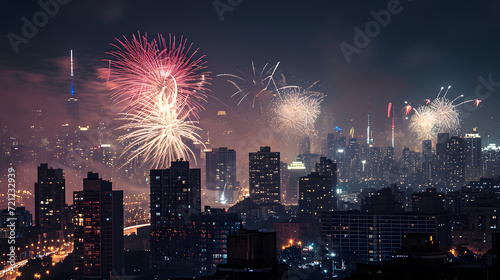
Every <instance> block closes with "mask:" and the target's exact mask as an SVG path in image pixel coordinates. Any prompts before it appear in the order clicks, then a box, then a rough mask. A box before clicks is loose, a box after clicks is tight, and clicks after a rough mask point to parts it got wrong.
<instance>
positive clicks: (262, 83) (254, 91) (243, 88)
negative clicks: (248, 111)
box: [217, 61, 280, 113]
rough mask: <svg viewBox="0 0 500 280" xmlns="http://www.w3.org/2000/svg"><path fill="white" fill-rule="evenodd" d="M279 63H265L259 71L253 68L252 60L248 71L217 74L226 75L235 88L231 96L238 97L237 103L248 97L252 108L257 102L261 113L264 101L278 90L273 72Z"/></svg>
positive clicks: (277, 82) (274, 72)
mask: <svg viewBox="0 0 500 280" xmlns="http://www.w3.org/2000/svg"><path fill="white" fill-rule="evenodd" d="M279 64H280V63H279V62H278V63H276V65H274V66H271V67H269V68H268V64H266V65H264V67H262V70H260V71H259V70H257V69H256V68H255V65H254V63H253V61H252V69H251V71H249V72H243V71H240V70H237V71H238V72H239V74H238V75H235V74H219V75H217V76H218V77H228V79H227V81H228V82H229V83H231V84H232V85H233V86H234V87H235V88H236V92H235V93H233V94H232V95H231V97H235V96H236V97H237V98H238V99H239V101H238V105H240V104H241V102H243V100H246V99H248V100H249V101H250V104H251V106H252V108H254V107H255V104H256V103H258V104H257V105H258V106H259V108H260V111H261V113H263V112H264V107H265V104H266V102H267V101H268V100H270V99H271V98H272V97H273V96H274V95H275V94H276V93H277V92H278V86H277V84H279V81H276V79H275V74H276V70H277V69H278V66H279Z"/></svg>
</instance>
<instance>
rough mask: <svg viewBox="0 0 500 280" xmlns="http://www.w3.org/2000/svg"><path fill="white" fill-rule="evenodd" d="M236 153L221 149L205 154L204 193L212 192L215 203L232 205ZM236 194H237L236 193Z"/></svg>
mask: <svg viewBox="0 0 500 280" xmlns="http://www.w3.org/2000/svg"><path fill="white" fill-rule="evenodd" d="M235 188H236V152H235V151H234V150H233V149H228V148H225V147H221V148H218V149H212V150H211V151H207V152H206V192H207V193H209V192H214V193H215V197H213V199H214V200H215V201H218V202H221V203H232V202H233V200H234V197H233V192H234V191H236V190H235ZM236 193H237V192H236Z"/></svg>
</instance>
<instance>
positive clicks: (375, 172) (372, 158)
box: [366, 147, 384, 180]
mask: <svg viewBox="0 0 500 280" xmlns="http://www.w3.org/2000/svg"><path fill="white" fill-rule="evenodd" d="M366 168H367V171H368V178H369V179H371V180H382V179H383V178H384V150H383V149H382V148H381V147H370V148H369V150H368V162H367V167H366Z"/></svg>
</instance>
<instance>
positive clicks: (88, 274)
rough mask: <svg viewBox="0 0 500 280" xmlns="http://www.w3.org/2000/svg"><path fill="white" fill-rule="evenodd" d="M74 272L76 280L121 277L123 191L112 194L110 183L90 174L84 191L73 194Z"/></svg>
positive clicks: (122, 264)
mask: <svg viewBox="0 0 500 280" xmlns="http://www.w3.org/2000/svg"><path fill="white" fill-rule="evenodd" d="M73 205H74V209H75V218H74V228H75V229H74V230H75V232H74V251H73V259H74V268H75V276H76V278H77V279H110V273H111V272H112V271H115V273H122V272H123V270H124V262H123V250H124V247H123V191H113V190H112V183H111V182H110V181H106V180H103V179H101V178H99V174H98V173H93V172H88V174H87V178H84V179H83V191H75V192H74V193H73Z"/></svg>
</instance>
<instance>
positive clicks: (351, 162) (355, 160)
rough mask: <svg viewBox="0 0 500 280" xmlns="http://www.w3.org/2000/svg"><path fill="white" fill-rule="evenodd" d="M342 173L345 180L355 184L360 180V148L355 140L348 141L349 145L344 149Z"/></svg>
mask: <svg viewBox="0 0 500 280" xmlns="http://www.w3.org/2000/svg"><path fill="white" fill-rule="evenodd" d="M344 153H345V159H344V166H343V167H344V173H345V179H346V180H348V181H350V182H352V181H354V182H356V181H358V180H360V179H361V177H360V174H361V168H362V165H361V147H360V145H359V144H358V143H357V140H356V138H351V139H349V145H347V146H346V148H345V151H344Z"/></svg>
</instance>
